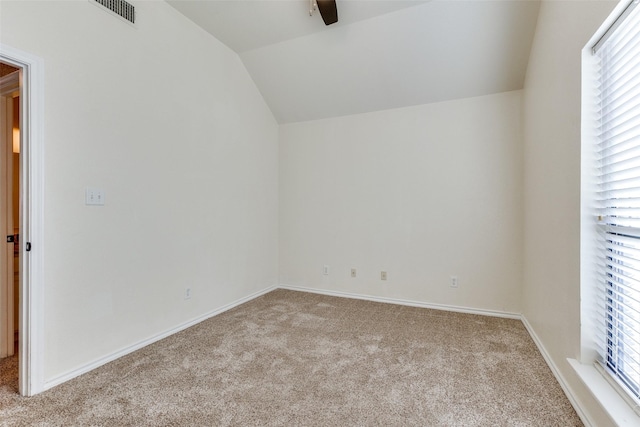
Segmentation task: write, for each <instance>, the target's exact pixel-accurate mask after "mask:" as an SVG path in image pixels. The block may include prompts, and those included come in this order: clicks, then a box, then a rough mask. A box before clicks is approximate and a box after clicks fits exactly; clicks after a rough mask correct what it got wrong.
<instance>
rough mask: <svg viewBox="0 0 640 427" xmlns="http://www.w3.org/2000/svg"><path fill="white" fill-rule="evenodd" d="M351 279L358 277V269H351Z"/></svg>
mask: <svg viewBox="0 0 640 427" xmlns="http://www.w3.org/2000/svg"><path fill="white" fill-rule="evenodd" d="M351 277H356V269H355V268H352V269H351Z"/></svg>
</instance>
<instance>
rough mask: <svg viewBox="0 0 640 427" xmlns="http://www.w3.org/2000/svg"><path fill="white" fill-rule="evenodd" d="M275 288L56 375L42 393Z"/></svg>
mask: <svg viewBox="0 0 640 427" xmlns="http://www.w3.org/2000/svg"><path fill="white" fill-rule="evenodd" d="M276 288H277V287H276V286H270V287H268V288H265V289H263V290H261V291H258V292H254V293H253V294H251V295H248V296H246V297H244V298H240V299H239V300H236V301H234V302H231V303H229V304H226V305H224V306H222V307H220V308H217V309H215V310H212V311H210V312H207V313H205V314H203V315H201V316H198V317H196V318H195V319H191V320H189V321H187V322H185V323H182V324H180V325H178V326H176V327H174V328H171V329H168V330H166V331H164V332H161V333H159V334H157V335H154V336H152V337H150V338H147V339H145V340H142V341H140V342H137V343H135V344H132V345H130V346H127V347H125V348H122V349H120V350H118V351H116V352H114V353H111V354H109V355H107V356H104V357H101V358H99V359H96V360H94V361H93V362H90V363H88V364H86V365H83V366H81V367H79V368H76V369H73V370H71V371H68V372H66V373H64V374H62V375H58V376H57V377H54V378H52V379H50V380H48V381H45V383H44V389H43V391H44V390H48V389H50V388H52V387H55V386H57V385H59V384H62V383H64V382H66V381H69V380H70V379H73V378H75V377H78V376H80V375H82V374H85V373H87V372H89V371H92V370H93V369H96V368H98V367H100V366H102V365H105V364H107V363H109V362H111V361H114V360H116V359H118V358H120V357H122V356H126V355H127V354H129V353H132V352H134V351H136V350H139V349H141V348H143V347H146V346H148V345H149V344H153V343H154V342H156V341H160V340H161V339H163V338H166V337H168V336H170V335H173V334H175V333H177V332H180V331H182V330H184V329H187V328H189V327H191V326H193V325H196V324H198V323H200V322H202V321H204V320H207V319H209V318H211V317H213V316H217V315H218V314H221V313H224V312H225V311H228V310H231V309H232V308H234V307H237V306H239V305H240V304H244V303H245V302H248V301H251V300H252V299H255V298H257V297H259V296H262V295H264V294H266V293H268V292H271V291H273V290H274V289H276Z"/></svg>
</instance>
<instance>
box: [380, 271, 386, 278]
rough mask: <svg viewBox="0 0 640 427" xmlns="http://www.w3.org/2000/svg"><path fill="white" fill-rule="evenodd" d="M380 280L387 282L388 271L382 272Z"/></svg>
mask: <svg viewBox="0 0 640 427" xmlns="http://www.w3.org/2000/svg"><path fill="white" fill-rule="evenodd" d="M380 280H387V272H386V271H381V272H380Z"/></svg>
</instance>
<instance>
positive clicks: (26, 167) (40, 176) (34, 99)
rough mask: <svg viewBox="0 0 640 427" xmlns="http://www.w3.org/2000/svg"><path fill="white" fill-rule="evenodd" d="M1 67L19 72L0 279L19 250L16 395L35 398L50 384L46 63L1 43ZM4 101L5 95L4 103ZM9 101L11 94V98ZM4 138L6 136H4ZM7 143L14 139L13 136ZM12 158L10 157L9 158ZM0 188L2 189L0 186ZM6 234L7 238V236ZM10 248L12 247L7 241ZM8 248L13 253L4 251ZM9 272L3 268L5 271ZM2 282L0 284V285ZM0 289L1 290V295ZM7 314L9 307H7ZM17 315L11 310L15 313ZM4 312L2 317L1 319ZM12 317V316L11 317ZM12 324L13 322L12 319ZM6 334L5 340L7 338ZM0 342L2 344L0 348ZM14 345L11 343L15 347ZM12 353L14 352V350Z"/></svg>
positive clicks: (0, 90)
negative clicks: (13, 210)
mask: <svg viewBox="0 0 640 427" xmlns="http://www.w3.org/2000/svg"><path fill="white" fill-rule="evenodd" d="M0 64H4V65H8V66H10V67H13V68H17V69H18V70H19V74H18V82H19V85H18V87H19V90H18V93H19V96H20V99H19V101H18V105H19V115H18V120H19V137H18V139H19V141H20V144H19V146H20V147H19V150H20V153H19V157H18V158H19V169H18V172H19V187H20V190H19V196H18V198H19V203H18V205H19V210H20V214H19V218H18V227H19V233H18V234H19V235H20V236H19V244H18V246H17V247H16V246H13V245H10V244H8V243H6V240H5V239H6V237H5V235H3V234H0V237H1V238H0V255H2V259H0V262H1V263H2V265H1V266H0V267H1V268H2V274H1V275H2V276H4V275H5V274H4V272H5V269H4V267H5V265H12V263H7V261H11V260H13V265H15V262H16V259H15V258H16V257H15V256H14V253H15V251H16V249H17V251H18V257H17V263H18V271H19V290H18V297H19V306H18V310H17V314H18V330H19V343H18V345H19V348H18V354H17V356H14V360H15V358H17V363H18V391H19V393H20V394H21V395H23V396H33V395H35V394H38V393H40V392H42V391H44V390H46V389H47V388H50V387H52V385H48V384H47V383H46V381H45V379H44V359H45V358H44V352H43V349H44V263H43V261H44V241H43V235H44V232H43V229H44V139H43V134H44V120H43V118H44V61H43V60H42V58H39V57H37V56H34V55H32V54H30V53H28V52H24V51H21V50H19V49H15V48H13V47H11V46H7V45H5V44H3V43H0ZM5 83H6V81H5V80H3V78H2V77H0V94H5V93H7V92H8V93H9V94H11V93H12V90H10V89H6V86H5ZM5 89H6V90H5ZM6 97H7V96H5V98H6ZM10 97H11V99H12V100H13V95H11V96H10ZM3 105H4V108H3V110H6V103H2V102H0V107H3ZM0 116H2V117H0V119H4V120H0V125H2V128H3V130H5V129H4V128H5V127H7V121H6V116H5V115H0ZM9 123H10V126H9V127H11V134H13V129H12V123H13V122H12V121H11V122H9ZM3 134H4V135H5V136H4V138H5V139H7V138H8V136H7V134H8V132H4V133H3ZM11 139H13V137H12V136H11ZM0 145H1V147H0V148H2V150H0V153H2V157H3V158H2V163H1V169H0V176H6V172H5V165H7V168H8V167H11V168H12V167H13V164H11V165H10V166H9V164H8V160H9V158H11V157H13V154H12V152H13V148H11V150H9V149H7V151H5V150H4V148H7V147H8V146H7V143H6V141H5V143H4V144H0ZM9 154H10V155H9ZM1 184H2V183H0V187H2V185H1ZM2 188H5V190H4V191H3V192H2V193H4V195H5V197H4V198H2V199H3V200H5V201H4V202H3V205H4V204H6V199H7V197H6V196H7V190H6V185H5V186H4V187H2ZM0 215H3V216H5V217H6V216H7V210H6V209H5V207H4V206H2V208H0ZM5 225H6V222H5V221H4V218H0V226H2V227H4V226H5ZM9 234H10V232H9V233H7V235H9ZM11 243H13V242H11ZM9 247H11V249H12V250H8V248H9ZM9 268H10V267H7V269H9ZM1 284H2V283H0V285H1ZM3 289H4V290H7V292H5V294H6V293H8V292H9V291H10V290H12V288H9V287H8V286H6V285H5V287H4V288H3ZM1 290H2V289H0V291H1ZM0 298H3V299H2V301H0V306H2V307H10V306H9V305H8V304H7V302H8V301H7V300H8V298H7V296H6V295H3V292H0ZM9 310H10V308H9ZM14 311H15V310H14ZM1 314H2V313H0V315H1ZM13 314H14V316H15V313H13ZM5 319H8V318H7V317H5V318H2V319H0V322H1V323H0V330H3V329H4V331H5V332H4V333H3V335H4V338H6V339H5V340H4V342H5V344H6V343H7V342H8V341H10V340H11V341H12V342H13V339H14V338H15V337H13V336H12V337H9V336H10V335H11V334H10V333H8V332H7V331H8V328H6V327H2V326H3V325H5ZM13 319H15V317H13ZM7 335H9V336H7ZM1 344H2V343H0V345H1ZM14 346H15V343H14ZM14 349H15V347H14Z"/></svg>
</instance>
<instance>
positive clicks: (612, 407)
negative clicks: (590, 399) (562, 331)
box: [567, 359, 640, 426]
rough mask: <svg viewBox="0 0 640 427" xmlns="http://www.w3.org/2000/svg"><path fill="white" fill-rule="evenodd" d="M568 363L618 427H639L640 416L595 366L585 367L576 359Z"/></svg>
mask: <svg viewBox="0 0 640 427" xmlns="http://www.w3.org/2000/svg"><path fill="white" fill-rule="evenodd" d="M567 361H568V362H569V364H570V365H571V367H572V368H573V369H574V371H575V372H576V373H577V374H578V377H580V379H581V380H582V382H583V383H584V384H585V385H586V386H587V388H588V389H589V390H590V391H591V393H592V394H593V396H594V397H595V398H596V400H597V401H598V402H600V404H601V405H602V407H603V408H604V409H605V411H607V413H608V414H609V417H611V419H612V420H613V421H614V422H615V423H616V424H617V425H619V426H637V425H638V423H640V416H639V415H638V414H636V413H635V412H634V410H633V408H632V407H631V406H630V405H629V403H627V401H626V400H625V399H624V398H623V397H622V396H620V394H619V393H618V392H617V391H616V390H615V388H614V386H613V385H612V384H611V383H609V381H607V379H606V378H604V376H603V375H602V374H601V373H600V372H599V371H598V370H597V369H596V367H595V366H593V365H584V364H582V363H580V362H578V361H577V360H575V359H567Z"/></svg>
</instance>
